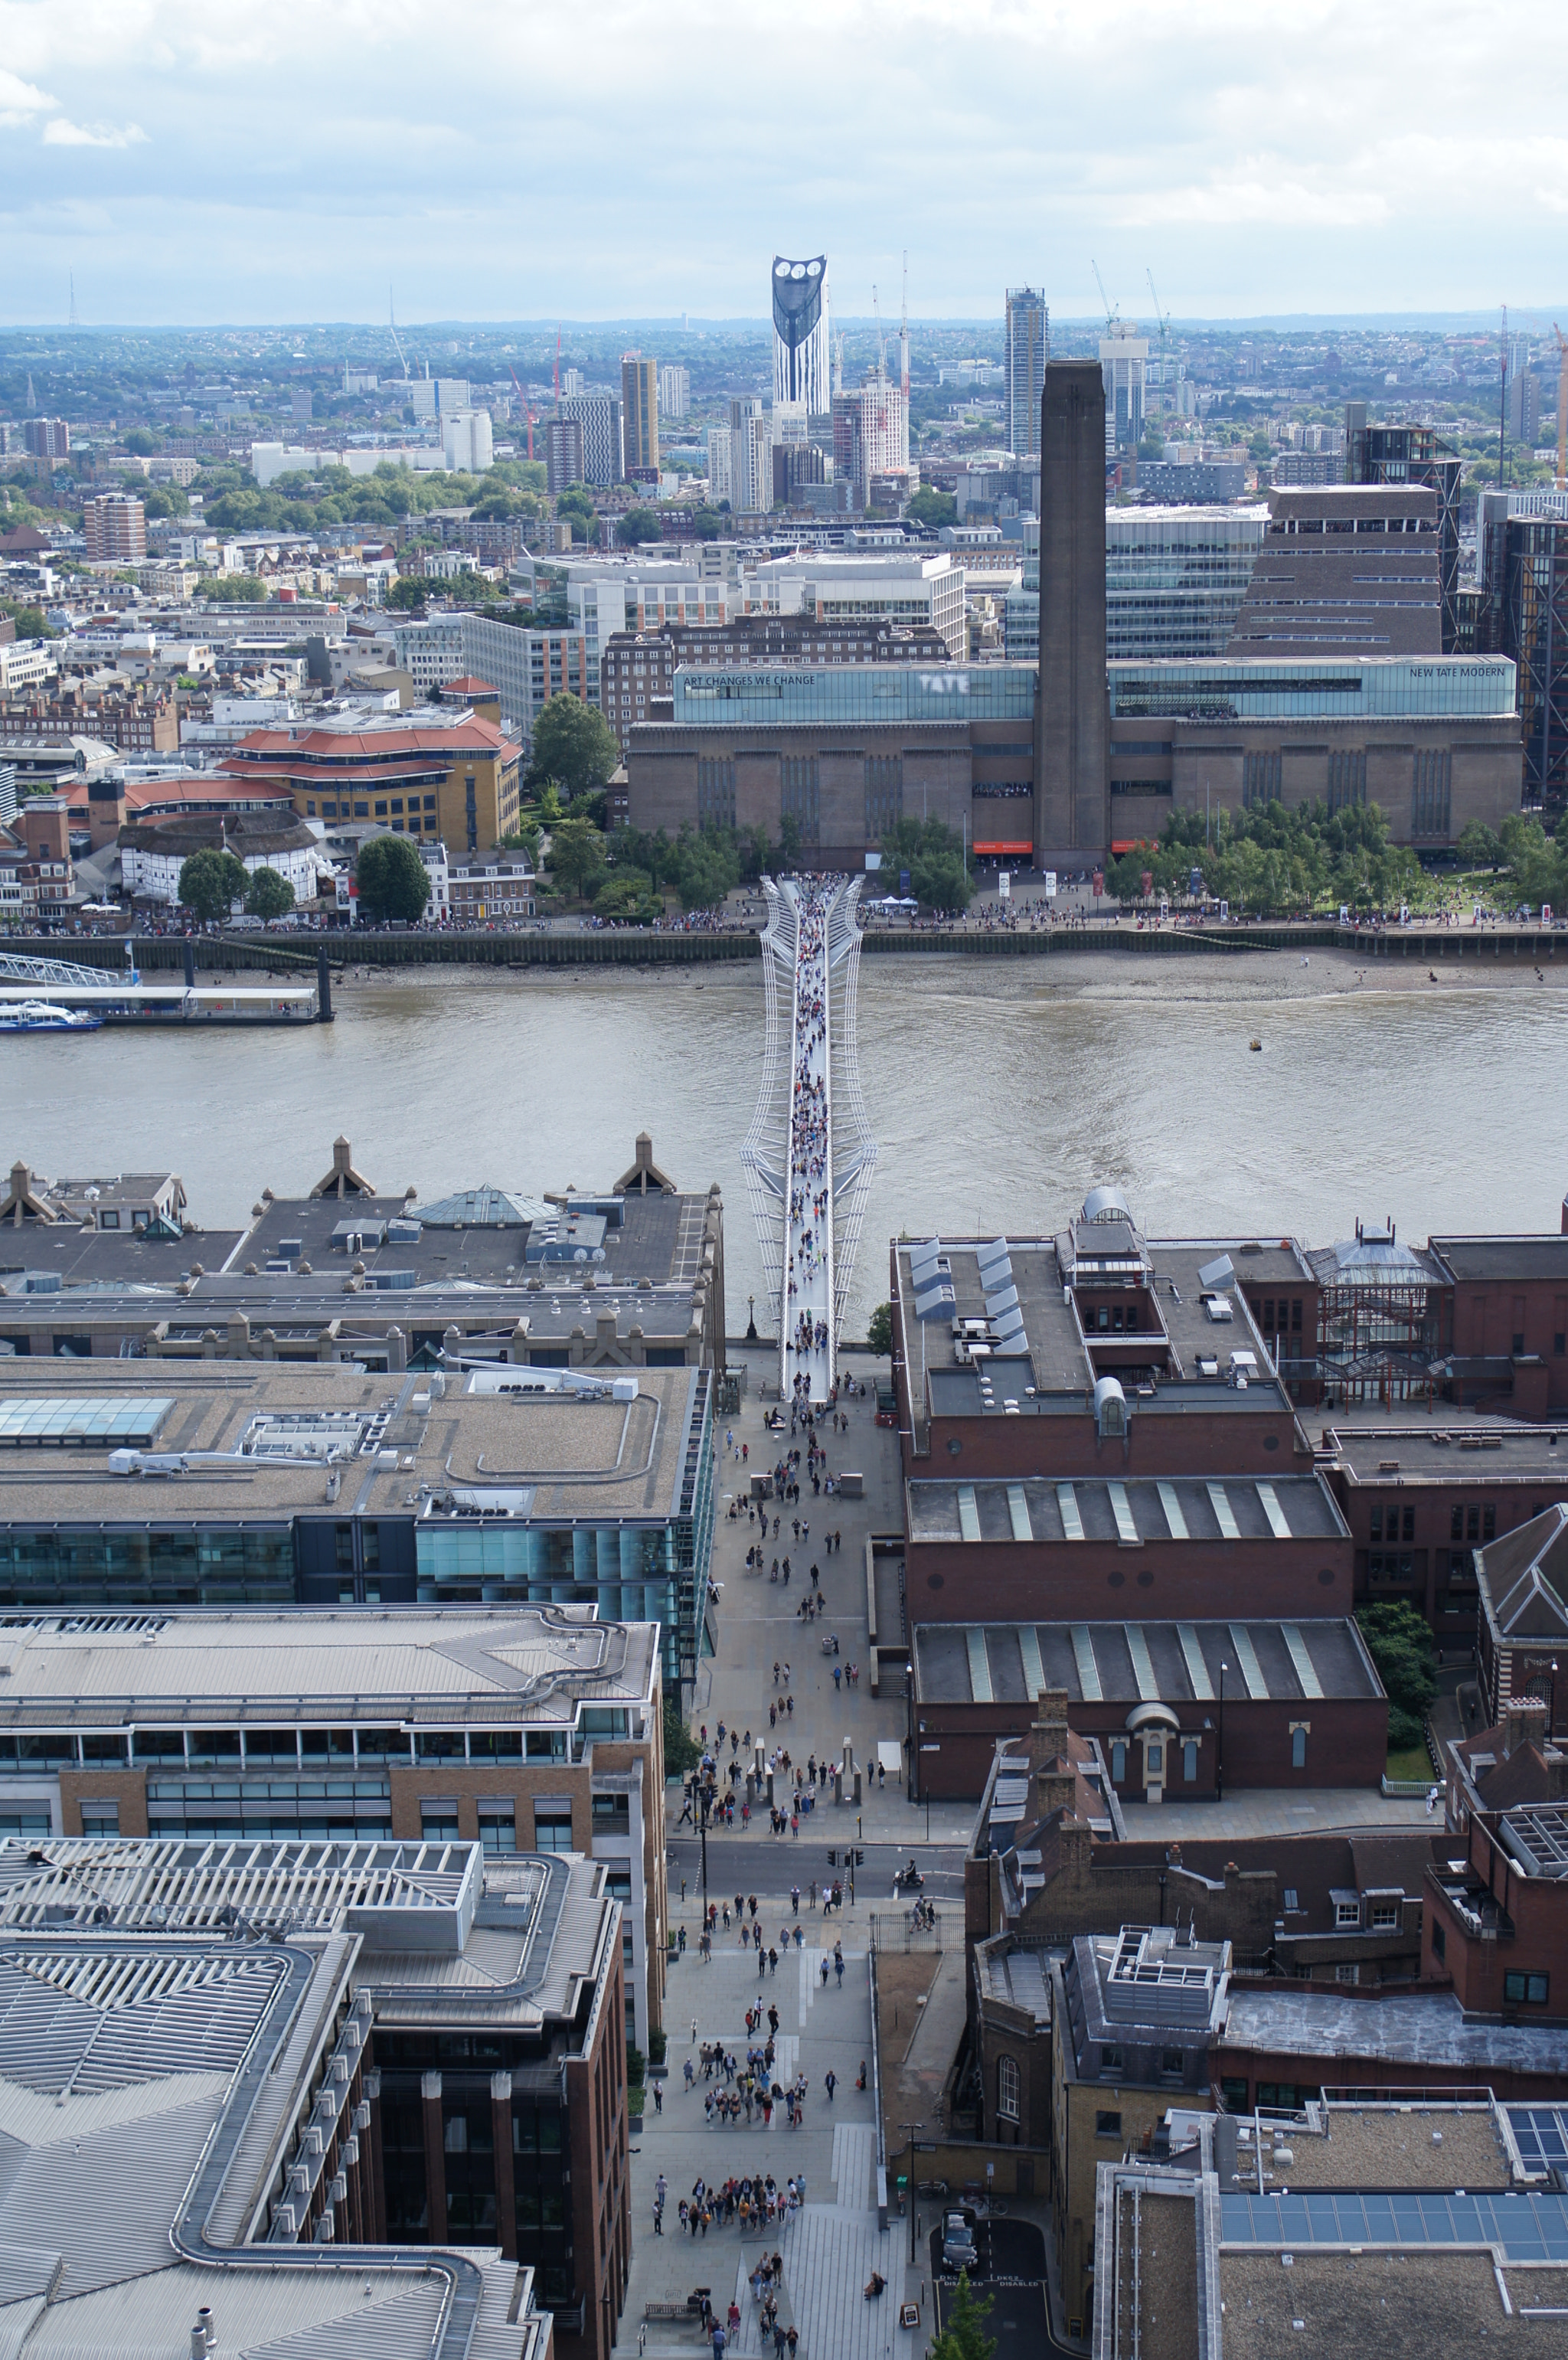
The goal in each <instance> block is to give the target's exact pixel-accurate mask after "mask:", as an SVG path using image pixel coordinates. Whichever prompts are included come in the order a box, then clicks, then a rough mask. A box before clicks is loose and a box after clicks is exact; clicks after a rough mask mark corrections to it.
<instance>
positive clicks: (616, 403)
mask: <svg viewBox="0 0 1568 2360" xmlns="http://www.w3.org/2000/svg"><path fill="white" fill-rule="evenodd" d="M576 374H577V372H576V370H575V369H569V370H568V371H567V375H568V377H575V376H576ZM560 415H561V417H562V418H574V419H575V420H576V421H577V422H578V424H579V425H580V426H581V427H582V429H583V482H584V483H585V484H597V485H599V486H605V485H609V484H618V483H619V482H620V481H621V479H622V477H623V476H624V475H625V474H626V450H625V444H624V437H623V435H622V432H621V404H620V398H619V396H618V395H616V394H613V393H581V392H579V393H569V394H566V395H564V396H563V397H562V399H561V410H560Z"/></svg>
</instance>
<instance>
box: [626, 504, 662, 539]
mask: <svg viewBox="0 0 1568 2360" xmlns="http://www.w3.org/2000/svg"><path fill="white" fill-rule="evenodd" d="M615 539H616V540H617V541H619V542H620V544H621V547H622V548H623V549H635V548H636V547H637V543H638V541H662V540H663V539H664V526H663V523H662V521H661V520H660V518H659V511H658V509H657V508H628V509H627V510H626V514H625V516H624V517H623V518H622V519H621V520H620V523H619V524H618V525H617V526H616V527H615Z"/></svg>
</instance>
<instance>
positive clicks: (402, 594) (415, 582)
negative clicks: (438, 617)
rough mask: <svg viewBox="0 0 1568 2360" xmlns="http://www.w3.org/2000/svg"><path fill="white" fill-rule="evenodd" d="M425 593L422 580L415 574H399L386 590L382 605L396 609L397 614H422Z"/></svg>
mask: <svg viewBox="0 0 1568 2360" xmlns="http://www.w3.org/2000/svg"><path fill="white" fill-rule="evenodd" d="M426 595H427V593H426V589H425V585H424V582H423V580H422V579H421V578H420V576H419V575H418V574H400V575H399V576H398V578H397V581H396V582H394V583H393V584H392V585H391V586H390V587H389V588H388V590H387V596H386V598H385V600H384V601H383V604H384V605H386V606H394V607H396V608H397V612H398V613H399V614H408V615H416V614H423V612H424V607H425V598H426Z"/></svg>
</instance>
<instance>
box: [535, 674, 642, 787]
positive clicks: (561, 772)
mask: <svg viewBox="0 0 1568 2360" xmlns="http://www.w3.org/2000/svg"><path fill="white" fill-rule="evenodd" d="M620 759H621V749H620V747H619V745H618V744H617V742H616V739H615V731H614V730H613V729H612V728H611V727H610V725H609V723H608V722H607V721H606V720H605V718H604V715H603V714H602V713H601V712H600V711H599V710H598V708H597V706H596V705H584V704H583V700H582V698H581V697H578V696H573V695H572V694H571V692H570V690H564V691H562V692H561V694H559V695H556V696H552V697H551V698H550V701H549V703H548V704H547V705H545V707H544V709H543V711H542V712H541V713H540V715H539V719H538V720H537V721H536V722H535V723H534V758H533V761H532V763H531V764H530V765H529V770H528V776H529V778H530V780H532V781H535V782H536V783H539V784H542V783H543V781H545V780H546V779H553V780H554V781H555V783H556V785H557V786H558V787H559V788H560V789H561V793H562V794H563V795H564V796H565V797H566V799H567V801H568V803H573V802H575V801H576V798H577V797H578V796H579V795H590V794H593V792H594V791H595V790H596V789H597V788H599V787H602V786H604V785H606V784H607V783H608V781H609V780H610V778H611V776H612V774H613V773H614V771H615V767H616V765H617V764H618V762H619V761H620Z"/></svg>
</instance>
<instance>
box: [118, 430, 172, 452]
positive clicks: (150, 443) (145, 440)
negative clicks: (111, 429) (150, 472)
mask: <svg viewBox="0 0 1568 2360" xmlns="http://www.w3.org/2000/svg"><path fill="white" fill-rule="evenodd" d="M120 439H121V441H122V442H123V443H124V444H125V448H126V450H127V451H130V452H132V453H135V455H136V458H138V459H150V458H151V457H152V455H153V453H154V452H155V451H161V450H162V448H163V444H162V443H160V442H159V441H158V436H157V435H156V434H154V433H152V432H150V430H149V429H148V428H147V427H146V426H133V427H131V428H130V430H129V432H126V433H125V434H123V435H122V436H121V438H120Z"/></svg>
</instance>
